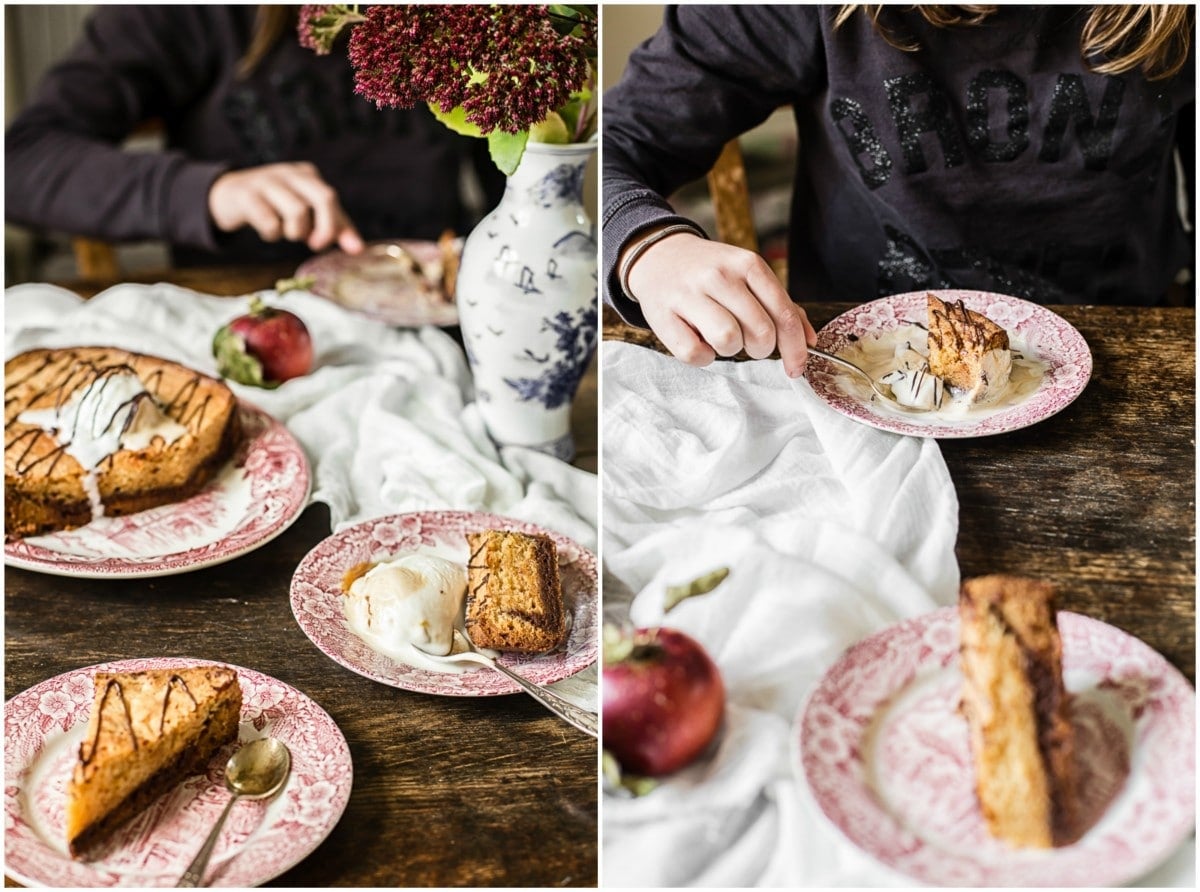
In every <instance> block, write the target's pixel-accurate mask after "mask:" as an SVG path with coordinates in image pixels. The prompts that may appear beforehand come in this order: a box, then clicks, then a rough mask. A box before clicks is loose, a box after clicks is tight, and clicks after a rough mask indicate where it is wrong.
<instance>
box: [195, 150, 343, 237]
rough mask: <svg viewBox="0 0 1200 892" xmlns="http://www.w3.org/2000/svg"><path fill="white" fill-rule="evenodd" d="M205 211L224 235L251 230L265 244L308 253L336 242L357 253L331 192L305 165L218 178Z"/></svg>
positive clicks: (272, 167) (235, 172)
mask: <svg viewBox="0 0 1200 892" xmlns="http://www.w3.org/2000/svg"><path fill="white" fill-rule="evenodd" d="M208 212H209V215H210V216H211V217H212V221H213V223H214V224H215V225H216V227H217V228H218V229H220V230H222V231H224V232H233V231H234V230H236V229H241V228H242V227H243V226H252V227H254V230H255V231H256V232H257V233H258V234H259V236H260V237H261V238H262V240H263V241H266V242H275V241H278V240H279V239H281V238H284V239H287V240H288V241H293V242H304V243H305V244H307V245H308V246H309V247H310V248H311V249H312V250H314V251H320V250H323V249H324V248H328V247H330V246H331V245H334V244H336V245H337V246H338V247H340V248H341V249H342V250H343V251H346V252H347V253H349V254H357V253H358V252H359V251H361V250H362V249H363V241H362V236H360V235H359V234H358V230H357V229H355V228H354V224H353V223H352V222H350V217H349V216H348V215H347V214H346V212H345V211H344V210H342V205H341V202H339V201H338V197H337V193H336V192H334V191H333V188H332V187H331V186H330V185H329V184H328V183H326V182H325V180H324V179H322V177H321V174H320V173H319V172H318V171H317V168H316V167H314V166H313V165H312V164H309V163H308V162H305V161H300V162H295V163H284V164H265V165H263V166H262V167H249V168H246V169H245V170H231V171H229V172H228V173H224V174H222V175H221V176H219V177H217V179H216V181H215V182H213V184H212V188H210V189H209V190H208Z"/></svg>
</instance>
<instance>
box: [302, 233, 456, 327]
mask: <svg viewBox="0 0 1200 892" xmlns="http://www.w3.org/2000/svg"><path fill="white" fill-rule="evenodd" d="M454 247H455V249H456V250H457V251H458V252H459V253H461V252H462V239H456V240H455V242H454ZM397 249H399V250H397ZM400 252H404V254H407V255H409V256H410V257H411V258H412V259H414V260H416V262H417V263H418V264H420V266H421V270H420V271H419V272H416V271H412V270H410V269H409V268H408V267H407V266H406V265H404V264H402V263H401V262H400V261H398V260H397V257H396V255H397V254H399V255H400V256H401V257H403V256H404V254H401V253H400ZM442 263H443V261H442V249H441V247H440V246H439V245H438V243H437V242H431V241H419V240H412V239H394V240H392V241H385V242H370V243H368V244H367V246H366V248H364V250H363V252H362V253H361V254H347V253H346V252H345V251H340V250H333V251H327V252H326V253H324V254H319V255H317V256H316V257H312V258H310V259H308V260H306V261H304V263H302V264H300V266H299V268H298V269H297V270H296V277H297V278H301V277H304V276H312V278H313V280H314V281H313V284H312V286H311V288H310V290H311V291H312V293H313V294H315V295H317V296H318V297H323V298H325V299H326V300H330V301H333V302H334V303H335V304H338V305H339V306H341V307H345V308H346V309H347V310H353V311H354V312H356V313H361V314H362V315H364V316H368V317H370V318H371V319H376V320H378V321H380V322H383V323H384V324H386V325H395V326H399V327H402V328H417V327H419V326H421V325H437V326H442V327H446V326H451V325H458V306H457V305H456V304H455V303H454V301H453V300H446V299H445V298H444V297H443V295H442V290H441V289H442Z"/></svg>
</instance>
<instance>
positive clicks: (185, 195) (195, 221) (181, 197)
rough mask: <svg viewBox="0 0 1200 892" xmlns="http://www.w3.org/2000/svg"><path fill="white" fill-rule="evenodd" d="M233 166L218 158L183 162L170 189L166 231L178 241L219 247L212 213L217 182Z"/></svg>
mask: <svg viewBox="0 0 1200 892" xmlns="http://www.w3.org/2000/svg"><path fill="white" fill-rule="evenodd" d="M228 169H229V165H228V164H223V163H221V162H216V161H182V162H181V163H180V165H179V167H178V169H177V170H176V172H175V176H174V178H173V179H172V181H171V185H170V186H169V187H168V189H167V194H166V202H165V207H164V208H163V225H162V231H163V232H164V233H166V238H167V240H168V241H170V242H174V243H176V244H184V245H188V246H190V247H194V248H204V249H206V250H209V251H216V250H217V233H216V231H215V230H214V229H213V225H212V220H211V218H210V217H209V215H208V193H209V190H210V189H212V184H213V182H214V181H215V180H216V179H217V177H219V176H220V175H221V174H223V173H225V171H226V170H228Z"/></svg>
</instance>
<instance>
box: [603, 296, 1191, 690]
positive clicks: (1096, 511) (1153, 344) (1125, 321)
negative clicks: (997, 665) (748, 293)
mask: <svg viewBox="0 0 1200 892" xmlns="http://www.w3.org/2000/svg"><path fill="white" fill-rule="evenodd" d="M851 306H852V305H851V304H835V303H829V304H813V305H806V307H805V309H806V310H807V312H808V315H809V318H810V319H811V320H812V322H813V324H814V325H815V326H816V327H817V328H818V329H820V327H821V326H822V325H824V324H825V323H826V322H828V321H829V320H831V319H833V318H834V317H835V316H837V315H838V314H839V313H842V312H844V311H845V310H847V309H849V308H850V307H851ZM1051 309H1053V310H1054V311H1055V312H1056V313H1058V314H1059V315H1061V316H1062V317H1063V318H1065V319H1066V320H1067V321H1068V322H1070V323H1071V324H1072V325H1074V326H1075V327H1076V328H1077V329H1078V330H1079V331H1080V333H1081V334H1082V335H1083V337H1084V338H1085V339H1086V340H1087V342H1088V345H1089V346H1090V347H1091V350H1092V357H1093V361H1094V369H1093V372H1092V380H1091V382H1090V383H1089V384H1088V386H1087V388H1086V389H1085V390H1084V392H1083V393H1082V394H1081V395H1080V396H1079V398H1078V399H1077V400H1076V401H1075V402H1074V403H1072V404H1071V405H1070V406H1068V407H1067V408H1066V409H1065V410H1063V411H1062V412H1060V413H1059V414H1058V415H1055V416H1053V417H1052V418H1049V419H1047V420H1045V421H1043V422H1041V423H1039V424H1036V425H1034V426H1032V427H1029V428H1025V429H1024V430H1019V431H1013V432H1011V433H1008V434H1003V435H1000V436H992V437H985V438H980V439H974V440H943V441H941V443H940V446H941V450H942V455H943V457H944V458H945V461H946V465H947V467H948V468H949V470H950V476H951V478H952V479H953V481H954V485H955V487H956V489H957V491H958V500H959V537H958V544H957V547H956V553H957V556H958V562H959V567H960V569H961V571H962V575H963V576H964V577H967V576H975V575H980V574H984V573H994V572H1000V571H1004V572H1011V573H1021V574H1025V575H1029V576H1035V577H1039V578H1044V579H1049V580H1052V581H1053V582H1055V583H1056V584H1057V585H1058V586H1059V589H1060V591H1061V598H1060V607H1062V608H1063V609H1065V610H1071V611H1075V612H1078V613H1084V614H1087V615H1088V616H1092V617H1095V618H1096V619H1100V620H1103V621H1104V622H1107V623H1111V624H1112V625H1114V626H1118V627H1119V628H1122V629H1124V630H1126V631H1128V632H1130V633H1132V634H1133V635H1136V636H1137V637H1138V638H1141V639H1142V640H1143V641H1145V642H1147V643H1148V644H1149V645H1150V646H1151V647H1153V648H1155V649H1156V650H1158V651H1159V652H1161V653H1162V654H1163V655H1164V656H1166V658H1167V659H1168V660H1169V661H1170V662H1171V663H1173V664H1174V665H1175V666H1177V667H1178V668H1179V669H1180V670H1181V671H1182V672H1183V673H1184V674H1185V675H1186V676H1187V677H1188V678H1189V679H1191V680H1192V682H1193V683H1195V677H1196V640H1195V628H1196V622H1195V619H1196V576H1195V523H1196V505H1195V500H1194V499H1195V466H1196V459H1195V456H1196V452H1195V440H1194V436H1195V430H1196V415H1195V404H1196V369H1195V354H1196V342H1195V321H1196V315H1195V310H1194V309H1192V308H1179V307H1169V308H1163V309H1142V308H1128V307H1125V308H1122V307H1069V306H1062V307H1052V308H1051ZM604 338H605V339H608V340H623V341H628V342H632V343H639V344H642V345H643V346H647V347H651V348H654V349H662V348H661V345H660V344H658V342H657V341H656V339H655V338H654V337H653V335H651V334H650V333H649V332H647V331H644V330H641V329H634V328H631V327H630V326H627V325H625V324H624V323H622V322H621V320H620V319H619V318H618V317H617V316H616V314H615V313H613V312H612V311H611V309H608V308H606V312H605V316H604Z"/></svg>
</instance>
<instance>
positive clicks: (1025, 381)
mask: <svg viewBox="0 0 1200 892" xmlns="http://www.w3.org/2000/svg"><path fill="white" fill-rule="evenodd" d="M928 339H929V333H928V331H927V330H926V329H925V328H924V327H922V326H920V325H917V324H915V323H910V324H908V325H901V326H900V327H898V328H896V329H894V330H892V331H888V332H884V333H882V334H880V335H878V336H875V337H861V338H859V339H858V340H857V341H854V342H852V343H850V344H847V345H846V346H845V347H843V348H842V349H841V350H840V351H839V353H840V355H841V356H843V357H845V358H846V359H848V360H850V361H851V362H853V363H855V364H856V365H858V366H859V367H861V368H862V369H863V370H865V371H866V372H867V373H868V374H870V375H871V377H872V379H874V380H875V381H877V382H879V383H880V384H883V385H885V386H888V387H891V388H892V393H893V394H894V395H895V396H896V401H897V402H898V403H900V404H901V405H899V406H897V405H895V404H892V403H891V402H890V401H888V400H884V399H880V398H879V397H878V396H877V395H876V394H875V393H874V392H872V390H871V388H870V387H868V386H867V384H866V383H864V382H863V381H862V380H861V379H859V378H858V376H857V375H851V374H845V375H839V376H838V380H839V382H841V386H842V388H843V390H845V391H846V392H847V393H849V394H851V395H852V396H855V397H858V398H860V399H862V400H864V401H867V402H871V403H872V404H873V405H876V406H882V407H884V408H885V409H887V410H888V411H891V412H895V413H896V414H902V415H908V416H911V415H914V414H918V413H919V414H922V415H929V416H933V417H936V418H938V419H946V420H958V419H966V420H970V421H972V422H974V421H978V420H979V419H980V418H983V417H986V416H988V415H995V414H997V413H999V412H1003V411H1005V410H1007V409H1010V408H1012V407H1013V406H1016V405H1018V404H1020V403H1022V402H1024V401H1025V400H1026V399H1028V398H1029V397H1030V396H1032V395H1033V394H1034V393H1035V392H1036V391H1037V389H1038V387H1039V386H1040V385H1041V383H1042V378H1043V377H1044V375H1045V373H1046V365H1045V363H1043V362H1041V361H1039V360H1037V359H1033V358H1032V357H1031V356H1029V355H1028V352H1027V351H1025V350H1023V349H1022V347H1021V345H1020V344H1018V343H1017V341H1016V340H1015V339H1014V338H1013V336H1012V335H1011V333H1010V335H1009V340H1010V344H1011V351H1010V352H1011V368H1010V369H1009V374H1008V381H1007V383H1006V384H1005V385H1004V386H1003V387H1001V388H990V389H989V390H988V392H987V393H986V394H982V395H980V394H970V393H957V394H956V393H954V392H953V390H952V389H951V388H949V387H944V386H943V382H942V381H941V379H940V378H937V377H936V376H934V375H932V374H930V373H929V372H928V371H927V370H925V371H922V368H923V367H924V366H925V362H926V357H928V355H929V349H928ZM992 352H993V353H997V352H999V351H992ZM985 364H987V366H988V368H989V369H991V370H992V376H993V378H1002V377H1003V370H1004V366H1005V365H1006V362H1005V357H1001V356H989V357H985ZM980 396H981V397H982V398H977V397H980ZM905 407H907V408H905Z"/></svg>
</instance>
